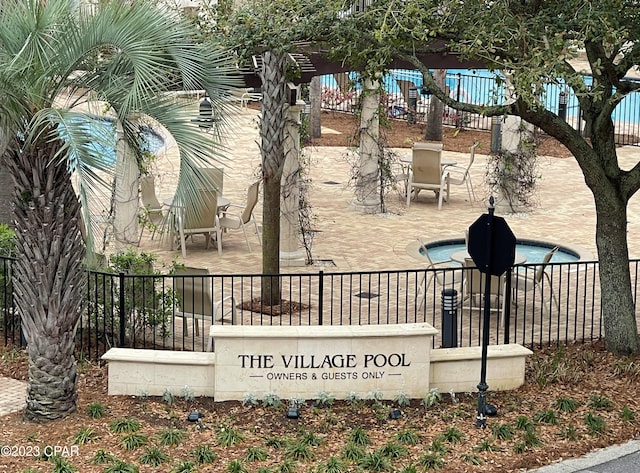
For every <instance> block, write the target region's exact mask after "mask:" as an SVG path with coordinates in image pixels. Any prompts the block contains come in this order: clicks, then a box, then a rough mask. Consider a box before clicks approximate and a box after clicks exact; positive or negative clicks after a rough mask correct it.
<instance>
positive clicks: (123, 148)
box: [113, 122, 140, 245]
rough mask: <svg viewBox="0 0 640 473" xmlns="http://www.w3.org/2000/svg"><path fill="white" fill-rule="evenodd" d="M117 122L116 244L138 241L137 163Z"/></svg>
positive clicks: (114, 223)
mask: <svg viewBox="0 0 640 473" xmlns="http://www.w3.org/2000/svg"><path fill="white" fill-rule="evenodd" d="M131 153H132V152H131V150H130V149H129V146H128V144H127V142H126V140H125V139H124V134H123V130H122V125H121V124H120V122H117V142H116V173H115V176H116V189H115V208H114V219H113V234H114V237H115V240H116V242H115V243H116V244H123V245H131V244H136V243H137V242H138V236H139V235H138V208H139V206H140V205H139V201H138V165H137V163H136V160H135V159H134V158H133V156H132V154H131Z"/></svg>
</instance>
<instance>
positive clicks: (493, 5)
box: [340, 0, 640, 354]
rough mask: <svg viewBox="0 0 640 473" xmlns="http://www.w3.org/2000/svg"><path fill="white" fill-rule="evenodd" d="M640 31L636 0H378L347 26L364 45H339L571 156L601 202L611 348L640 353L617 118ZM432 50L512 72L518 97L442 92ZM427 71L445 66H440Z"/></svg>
mask: <svg viewBox="0 0 640 473" xmlns="http://www.w3.org/2000/svg"><path fill="white" fill-rule="evenodd" d="M363 25H367V26H368V27H369V28H368V29H365V28H363ZM639 28H640V5H639V4H638V3H637V2H635V1H631V0H601V1H597V2H595V1H588V2H585V1H583V0H566V1H562V2H559V1H546V2H543V1H539V0H520V1H511V0H499V1H493V2H487V1H485V0H465V1H464V2H462V1H461V0H406V1H405V0H391V1H386V2H375V3H374V4H373V5H372V6H371V7H367V9H366V11H365V12H364V14H361V15H353V16H352V17H350V18H348V21H346V22H344V23H343V24H342V25H341V29H343V30H345V31H346V32H353V31H359V32H360V35H359V36H355V35H352V38H353V39H354V41H357V43H352V44H351V45H349V47H348V48H347V47H344V46H343V47H341V48H340V52H341V54H342V56H343V57H344V58H347V59H346V60H347V61H349V58H351V57H353V58H358V57H360V56H362V55H363V53H362V51H369V54H373V55H374V57H377V61H378V62H380V63H382V64H387V63H389V61H390V60H391V59H392V58H394V57H395V58H401V59H405V60H408V61H409V62H410V63H412V64H413V65H414V66H415V67H416V68H417V69H419V70H421V71H422V73H423V76H424V79H425V84H426V85H427V87H428V88H429V89H430V90H431V91H432V92H433V93H434V95H435V96H436V97H437V98H438V99H440V100H441V101H442V102H443V103H445V104H446V105H448V106H451V107H454V108H456V109H458V110H460V111H463V112H471V113H481V114H484V115H486V116H506V115H513V116H518V117H521V118H522V119H524V120H525V121H527V122H528V123H531V124H533V125H535V126H536V127H539V128H540V129H541V130H543V131H544V132H546V133H547V134H548V135H550V136H552V137H554V138H556V139H557V140H558V141H559V142H561V143H562V144H564V145H565V146H566V147H567V148H568V149H569V150H570V151H571V152H572V154H573V155H574V157H575V159H576V161H577V163H578V164H579V166H580V169H581V170H582V173H583V175H584V179H585V183H586V185H587V186H588V187H589V189H590V190H591V192H592V194H593V197H594V202H595V207H596V212H597V222H596V244H597V248H598V258H599V262H600V266H599V273H600V287H601V295H602V313H603V320H604V332H605V336H606V346H607V349H608V350H610V351H612V352H614V353H619V354H629V353H637V352H638V351H639V345H638V335H637V326H636V319H635V310H634V304H633V295H632V291H631V278H630V272H629V262H628V260H629V252H628V246H627V236H626V234H627V205H628V202H629V199H630V198H631V197H632V196H633V195H634V194H635V193H636V192H637V191H638V188H640V163H636V164H635V165H633V166H631V167H629V166H628V165H627V166H625V169H622V168H621V166H620V163H619V161H618V158H617V153H616V146H615V134H616V129H615V128H614V123H613V120H612V114H613V112H614V109H615V107H616V106H617V105H618V104H619V103H620V102H621V100H622V99H623V98H624V97H625V96H627V95H628V94H630V93H632V92H634V91H637V90H638V89H640V83H638V82H636V81H632V80H628V79H627V74H628V73H629V72H630V71H631V69H632V68H634V67H635V66H637V65H638V64H639V60H640V43H639V42H638V30H639ZM578 51H583V52H584V54H585V56H586V60H587V62H588V64H589V66H590V68H591V71H592V74H593V83H592V84H590V85H588V84H587V83H586V82H585V79H584V77H583V75H582V74H581V72H580V70H578V68H577V67H575V66H574V65H573V64H574V63H573V62H572V59H574V58H575V56H576V55H577V52H578ZM429 53H431V54H440V55H442V54H444V53H446V54H447V55H448V57H451V56H456V57H460V58H462V59H465V60H473V61H476V62H477V63H478V64H484V65H485V67H486V68H487V69H489V70H494V71H506V72H507V73H508V76H509V81H510V87H511V90H512V92H513V93H512V95H511V96H510V97H508V100H506V101H505V103H504V104H502V103H500V104H499V105H496V106H490V105H486V106H479V105H472V104H467V103H458V102H456V101H454V100H452V99H451V98H450V97H448V96H447V94H446V93H445V91H444V90H442V88H439V87H437V84H436V81H435V80H434V78H433V76H432V74H431V73H430V71H429V69H428V68H427V67H426V66H425V65H424V64H423V62H422V61H421V58H424V57H428V54H429ZM443 57H444V56H443ZM432 58H433V56H432ZM430 65H431V66H432V67H434V66H435V67H442V66H440V65H439V64H438V63H437V62H436V61H433V60H432V62H431V64H430ZM549 84H557V85H560V86H561V87H564V88H567V89H572V91H573V93H574V94H575V95H576V97H577V99H578V102H579V104H580V108H581V110H582V111H583V119H584V121H585V128H586V129H587V130H590V134H589V136H588V137H587V136H583V134H581V133H580V131H578V130H576V129H574V128H573V127H572V126H571V125H569V124H568V123H567V122H566V121H565V120H563V119H562V118H560V117H559V116H558V114H557V113H556V111H554V110H551V109H549V108H548V107H547V106H546V105H545V86H546V85H549Z"/></svg>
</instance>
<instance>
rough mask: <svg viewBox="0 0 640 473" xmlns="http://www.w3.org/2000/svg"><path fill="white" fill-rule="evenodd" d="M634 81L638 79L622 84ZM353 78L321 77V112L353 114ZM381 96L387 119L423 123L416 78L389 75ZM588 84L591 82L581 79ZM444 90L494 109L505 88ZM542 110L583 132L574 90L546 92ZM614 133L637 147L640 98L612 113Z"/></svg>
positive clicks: (469, 81) (466, 123)
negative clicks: (414, 102)
mask: <svg viewBox="0 0 640 473" xmlns="http://www.w3.org/2000/svg"><path fill="white" fill-rule="evenodd" d="M626 79H627V80H632V81H636V80H637V79H633V78H626ZM356 80H357V73H354V72H352V73H350V74H347V75H345V74H333V75H331V74H329V75H324V76H322V77H321V83H322V108H324V109H326V110H337V111H345V112H352V111H353V110H354V109H355V108H356V102H357V100H358V97H359V92H360V89H359V85H357V84H356ZM382 80H383V86H384V90H385V94H384V95H383V97H381V102H382V105H383V107H384V108H386V110H387V111H388V115H389V117H390V118H404V119H407V120H415V121H417V122H425V120H426V116H427V111H428V110H429V106H430V102H431V98H432V96H431V95H429V94H428V93H426V92H428V91H426V90H425V89H424V88H423V87H422V75H421V74H420V72H418V71H415V70H409V69H392V70H391V71H389V73H388V74H387V75H386V76H385V77H384V78H383V79H382ZM585 82H586V83H587V84H590V82H591V77H590V76H585ZM409 87H414V93H415V94H416V96H417V97H416V99H417V100H416V105H415V110H413V107H411V104H410V103H409V102H410V100H411V99H410V89H409ZM445 87H446V89H447V91H448V93H449V95H450V96H451V97H452V98H454V99H456V100H458V101H463V102H467V103H472V104H476V105H496V104H501V103H503V102H504V97H505V87H504V83H503V82H498V81H496V80H495V79H494V78H493V77H487V75H486V74H485V75H480V74H473V73H462V72H457V73H449V74H447V76H446V80H445ZM542 100H543V101H544V102H545V105H546V107H547V108H548V109H549V110H552V111H554V112H556V113H558V115H559V116H561V117H563V118H564V119H565V120H566V121H567V123H569V124H571V126H573V127H574V128H575V129H576V130H579V131H580V132H581V133H582V132H585V129H584V128H585V127H584V122H583V120H582V110H581V109H580V106H579V104H578V99H577V98H576V96H575V94H574V93H573V91H572V89H571V88H569V87H565V86H562V85H559V84H549V85H547V86H546V87H545V96H544V97H543V98H542ZM613 121H614V126H615V130H616V136H615V140H616V144H618V145H634V146H638V145H640V93H638V92H632V93H630V94H629V95H628V96H627V97H625V98H624V99H623V101H622V102H621V103H620V104H619V105H618V106H617V107H616V109H615V111H614V114H613ZM442 122H443V124H444V125H450V126H456V127H458V128H470V129H479V130H490V129H491V119H490V118H487V117H483V116H481V115H478V114H473V113H467V112H458V111H457V110H454V109H452V108H450V107H445V110H444V113H443V117H442Z"/></svg>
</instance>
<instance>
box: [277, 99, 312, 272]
mask: <svg viewBox="0 0 640 473" xmlns="http://www.w3.org/2000/svg"><path fill="white" fill-rule="evenodd" d="M304 106H305V103H304V101H301V100H299V101H298V103H296V104H295V105H292V106H290V107H289V110H288V112H287V124H286V131H285V137H284V153H285V156H286V158H285V162H284V168H283V171H282V180H281V186H282V189H281V197H280V198H281V202H280V266H304V265H305V264H306V257H305V254H306V253H305V251H304V249H303V248H302V247H301V245H300V238H299V235H300V223H299V200H300V112H301V111H302V109H303V108H304Z"/></svg>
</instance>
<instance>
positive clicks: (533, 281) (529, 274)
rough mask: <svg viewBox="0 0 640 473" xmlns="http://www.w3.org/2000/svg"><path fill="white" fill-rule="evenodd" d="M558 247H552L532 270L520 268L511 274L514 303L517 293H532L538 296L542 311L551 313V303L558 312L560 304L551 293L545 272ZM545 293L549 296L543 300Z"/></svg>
mask: <svg viewBox="0 0 640 473" xmlns="http://www.w3.org/2000/svg"><path fill="white" fill-rule="evenodd" d="M558 249H559V248H558V247H557V246H554V247H553V248H552V249H551V250H550V251H549V252H548V253H546V254H545V255H544V258H543V259H542V263H541V264H540V265H539V266H537V267H535V268H534V270H532V268H529V267H525V268H520V270H518V271H514V272H513V279H512V284H511V286H512V288H513V291H514V298H513V299H514V301H515V302H517V300H518V298H517V292H516V291H523V292H525V293H526V292H533V294H534V296H535V294H536V293H539V294H540V298H541V299H542V304H543V308H544V310H546V311H547V313H549V314H550V313H551V303H552V302H553V304H554V305H555V307H556V309H557V310H560V304H559V302H558V300H557V298H556V295H555V293H554V292H553V284H552V282H551V276H550V275H549V273H548V272H547V270H546V269H547V266H548V265H549V262H550V261H551V258H553V255H555V254H556V252H557V251H558ZM545 293H547V294H549V297H548V298H547V299H546V300H545Z"/></svg>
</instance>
